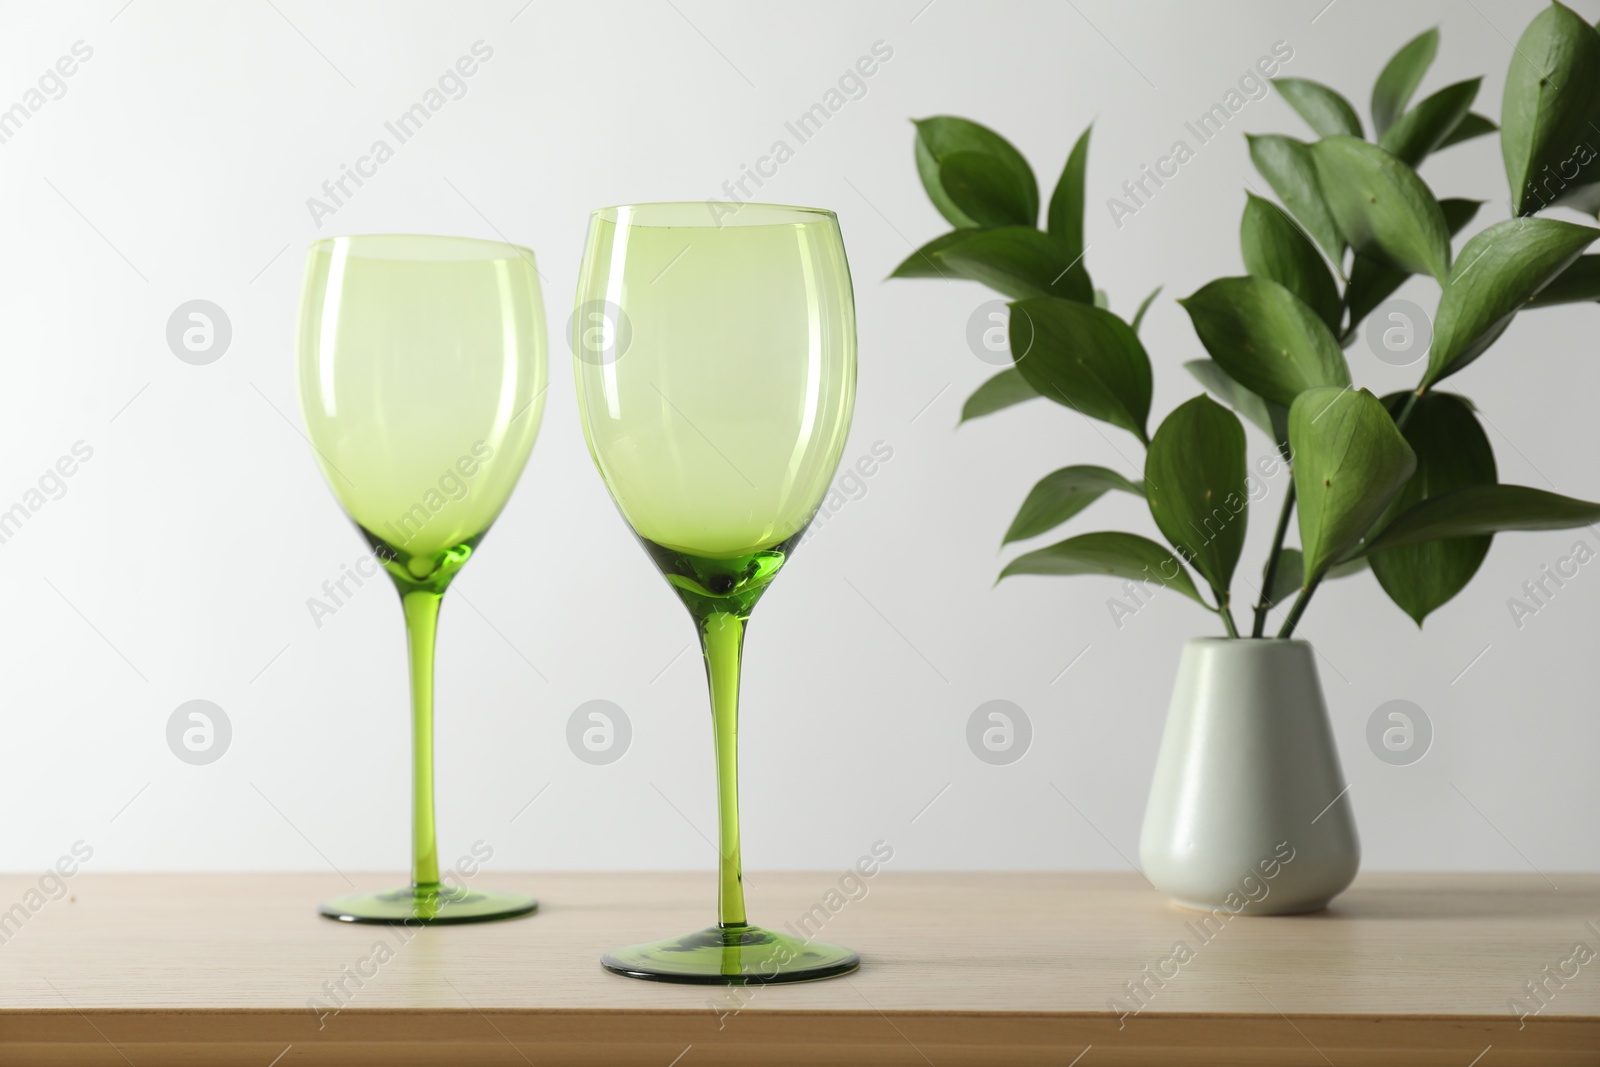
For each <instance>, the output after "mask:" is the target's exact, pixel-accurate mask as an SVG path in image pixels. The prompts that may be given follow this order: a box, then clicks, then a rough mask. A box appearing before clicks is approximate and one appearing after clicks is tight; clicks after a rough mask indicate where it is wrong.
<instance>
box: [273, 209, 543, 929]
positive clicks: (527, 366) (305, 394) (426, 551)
mask: <svg viewBox="0 0 1600 1067" xmlns="http://www.w3.org/2000/svg"><path fill="white" fill-rule="evenodd" d="M298 349H299V358H298V366H299V379H300V404H301V410H302V412H303V413H304V415H305V421H306V428H307V430H308V431H309V437H310V441H311V445H312V448H313V450H314V451H315V452H316V455H317V462H318V463H319V464H320V465H321V467H322V473H323V475H324V477H326V478H327V480H328V484H329V485H330V486H332V488H333V492H334V495H335V496H336V497H337V498H338V500H339V503H340V504H341V505H342V506H343V507H344V510H345V513H346V514H348V515H349V516H350V518H351V520H352V521H354V523H355V524H356V528H357V529H359V530H360V531H361V534H362V536H363V537H365V538H366V540H367V544H368V545H369V546H371V548H372V551H373V553H374V555H375V556H376V557H377V559H378V561H379V562H380V563H381V564H382V566H383V569H384V570H385V571H387V572H388V574H389V577H390V578H392V579H393V580H394V584H395V587H396V589H397V590H398V591H399V593H400V603H401V606H402V608H403V609H404V613H405V623H406V638H407V645H408V647H409V652H410V673H411V727H412V735H413V748H412V798H411V801H412V812H411V814H412V837H411V843H412V853H411V885H409V886H407V887H405V888H402V889H396V890H393V891H389V892H380V893H365V894H359V895H356V896H349V897H342V898H340V899H338V900H330V901H328V902H326V903H324V904H323V905H322V906H321V908H320V910H321V912H322V914H323V915H326V916H328V917H329V918H333V919H340V920H343V921H345V922H374V923H463V922H481V921H483V920H486V919H503V918H510V917H512V916H517V915H527V914H529V913H531V912H533V911H534V910H536V909H537V908H538V906H539V905H538V902H537V901H536V900H534V898H533V897H530V896H525V895H523V894H520V893H501V892H493V893H491V892H484V891H480V890H476V889H470V888H467V887H465V886H460V885H455V886H446V885H444V884H441V882H440V879H439V849H438V842H437V839H436V835H435V832H434V818H433V814H434V809H433V658H434V635H435V632H436V630H437V626H438V621H439V605H440V602H441V601H442V600H443V597H444V593H445V590H446V588H448V587H449V585H450V581H451V579H453V578H454V577H455V576H456V574H457V573H459V572H460V570H461V568H462V567H463V566H465V565H466V562H467V560H469V559H471V558H472V553H473V552H474V551H475V550H476V549H477V547H478V543H479V542H480V541H482V540H483V536H484V534H486V533H487V532H488V531H489V526H490V524H492V523H493V522H494V520H495V518H496V517H497V516H498V515H499V514H500V510H501V509H502V508H503V507H505V504H506V501H507V499H508V498H509V497H510V496H511V490H512V489H513V488H514V487H515V486H516V484H517V478H518V477H519V476H520V475H521V474H522V468H523V466H524V465H525V464H526V463H527V461H528V453H529V452H530V451H531V450H532V448H533V439H534V437H535V435H536V434H537V433H538V431H539V419H540V416H541V415H542V414H543V408H544V392H545V384H546V379H545V375H546V363H545V328H544V308H543V304H542V302H541V300H540V296H539V275H538V270H537V268H536V267H535V266H534V261H533V253H532V252H529V251H528V250H527V249H525V248H518V247H517V246H515V245H510V244H503V243H501V242H497V241H479V240H472V239H469V238H464V237H424V236H411V235H394V234H384V235H363V236H355V237H334V238H330V239H328V240H324V241H318V242H316V243H315V244H313V245H312V246H311V251H310V254H309V258H308V260H307V263H306V275H305V284H304V287H303V290H302V293H301V301H300V327H299V335H298Z"/></svg>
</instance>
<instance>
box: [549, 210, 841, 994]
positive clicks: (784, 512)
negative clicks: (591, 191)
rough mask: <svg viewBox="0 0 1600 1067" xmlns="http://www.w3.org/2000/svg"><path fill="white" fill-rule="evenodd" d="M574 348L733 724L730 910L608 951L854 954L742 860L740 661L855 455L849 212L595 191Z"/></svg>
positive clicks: (727, 792)
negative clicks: (759, 907)
mask: <svg viewBox="0 0 1600 1067" xmlns="http://www.w3.org/2000/svg"><path fill="white" fill-rule="evenodd" d="M573 353H574V364H573V365H574V368H575V371H576V374H577V383H578V401H579V409H580V411H581V413H582V416H583V427H584V433H585V434H586V435H587V437H588V440H589V451H590V454H591V455H592V456H593V457H594V461H595V465H596V466H597V467H599V469H600V475H601V477H602V478H604V479H605V483H606V486H607V488H609V489H610V491H611V496H612V498H613V499H614V500H615V501H616V503H617V508H618V510H620V511H621V512H622V517H623V518H624V519H626V520H627V522H628V525H629V526H631V527H632V528H633V532H634V534H635V535H636V536H637V537H638V538H639V541H640V543H641V544H642V545H643V546H644V548H645V551H646V552H647V553H649V555H650V558H651V559H652V560H653V561H654V562H655V565H656V566H657V567H658V568H659V569H660V570H661V573H662V574H663V575H664V576H665V577H666V580H667V582H668V583H669V584H670V585H671V586H672V588H673V589H674V590H675V591H676V592H677V594H678V596H679V597H680V598H681V599H682V601H683V603H684V605H685V606H686V607H687V608H688V609H689V615H690V617H691V618H692V619H693V620H694V624H695V628H696V630H697V631H698V632H699V635H700V644H701V649H702V651H703V653H704V656H705V663H706V675H707V678H708V679H709V682H710V689H711V716H712V726H713V734H714V737H715V742H716V765H717V809H718V825H719V838H720V840H719V852H720V853H721V858H720V863H719V880H718V888H719V892H718V900H717V925H716V926H713V927H709V928H707V929H705V930H700V931H696V932H694V933H690V934H688V935H685V936H681V937H674V938H669V939H667V940H664V941H655V942H651V943H649V944H643V945H630V946H628V947H626V948H619V949H616V950H615V951H613V952H610V953H607V954H606V955H605V956H604V957H602V960H601V963H602V965H603V966H604V967H605V968H606V969H607V970H610V971H613V972H615V973H617V974H622V975H627V976H629V977H631V978H645V979H652V980H655V981H664V982H703V983H728V984H735V985H745V984H756V983H771V982H799V981H807V980H810V979H816V978H828V977H832V976H834V975H839V974H846V973H848V972H850V971H853V970H855V969H856V968H857V967H858V966H860V963H861V960H860V957H858V956H857V955H856V954H855V953H854V952H852V951H850V950H849V949H847V948H841V947H839V946H837V945H828V944H823V943H821V942H817V941H808V940H805V939H802V938H797V937H791V936H788V935H786V934H780V933H777V932H775V931H772V930H766V929H762V928H761V927H759V926H753V925H751V924H750V923H749V922H748V921H747V919H746V917H745V905H744V884H743V881H742V873H741V867H740V861H739V772H738V764H739V755H738V736H739V727H738V720H739V665H740V654H741V652H742V650H743V646H744V632H745V626H746V623H747V622H748V620H749V618H750V611H751V609H752V608H753V607H755V604H756V601H757V600H759V599H761V595H762V593H764V592H765V591H766V589H767V587H768V586H769V585H770V584H771V583H772V580H773V579H774V578H775V577H777V574H778V571H779V570H781V569H782V568H783V565H784V563H785V562H786V561H787V560H788V558H789V554H790V553H791V552H792V551H793V550H794V548H795V546H796V545H797V544H798V543H799V541H800V539H801V536H802V535H803V534H804V533H805V530H806V527H807V525H809V524H810V522H811V519H812V516H813V515H815V514H816V511H817V507H818V505H819V504H821V502H822V498H823V496H824V495H825V494H826V492H827V489H828V483H829V481H830V480H831V479H832V478H833V474H834V471H835V469H836V468H837V467H838V463H839V454H840V452H842V451H843V449H844V442H845V436H846V434H847V433H848V432H849V429H850V414H851V411H852V409H853V408H854V406H855V378H856V329H855V306H854V303H853V298H852V295H851V289H850V269H849V266H848V264H847V263H846V262H845V254H844V243H843V240H842V239H841V238H840V235H839V224H838V220H837V219H835V218H834V215H833V213H832V212H830V211H822V210H818V209H815V208H797V207H779V206H775V205H770V204H742V205H739V207H738V209H737V211H735V212H733V213H732V214H731V215H730V214H728V213H726V212H718V213H717V214H713V213H712V212H711V211H710V210H709V209H708V207H707V205H705V204H693V203H689V204H639V205H635V206H631V207H614V208H606V209H605V210H602V211H597V212H595V214H594V217H593V218H592V220H591V221H590V225H589V241H588V247H587V250H586V251H585V253H584V259H583V266H582V270H581V273H580V275H579V280H578V297H577V310H576V312H575V313H574V315H573Z"/></svg>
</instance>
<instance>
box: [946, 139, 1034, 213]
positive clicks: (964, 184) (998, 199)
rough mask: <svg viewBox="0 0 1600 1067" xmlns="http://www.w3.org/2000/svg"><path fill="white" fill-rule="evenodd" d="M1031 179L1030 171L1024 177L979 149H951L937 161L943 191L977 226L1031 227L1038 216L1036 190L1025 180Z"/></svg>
mask: <svg viewBox="0 0 1600 1067" xmlns="http://www.w3.org/2000/svg"><path fill="white" fill-rule="evenodd" d="M1032 180H1033V176H1032V175H1031V174H1030V175H1028V177H1027V178H1026V179H1024V178H1022V177H1021V176H1019V175H1017V174H1016V173H1015V172H1014V171H1012V170H1011V169H1010V168H1008V167H1005V166H1003V165H1002V164H1000V163H999V162H998V161H997V160H996V159H995V157H993V156H989V155H985V154H984V153H982V152H954V153H952V154H950V155H948V156H945V157H944V158H943V159H942V160H940V161H939V184H940V185H942V186H944V195H945V196H946V197H948V198H949V199H950V202H951V203H952V204H954V205H955V206H956V208H957V210H959V211H961V212H962V213H963V214H964V215H966V216H967V217H968V218H970V219H972V221H974V222H976V223H977V224H978V225H979V226H1026V227H1027V228H1029V229H1030V230H1031V229H1033V227H1034V225H1035V220H1037V219H1038V217H1039V204H1038V198H1039V190H1038V189H1037V188H1035V187H1033V186H1032V185H1029V184H1025V181H1026V182H1031V181H1032ZM1030 197H1032V199H1031V200H1030V199H1029V198H1030ZM1030 204H1031V205H1032V207H1033V214H1031V215H1030V214H1028V208H1029V205H1030Z"/></svg>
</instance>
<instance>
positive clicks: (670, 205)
mask: <svg viewBox="0 0 1600 1067" xmlns="http://www.w3.org/2000/svg"><path fill="white" fill-rule="evenodd" d="M696 209H698V210H699V211H701V212H704V218H703V219H699V220H696V219H694V216H693V214H686V215H685V219H684V220H683V221H679V220H676V219H675V220H674V221H671V222H648V221H644V220H643V219H637V218H632V217H629V218H627V219H624V216H635V215H642V214H658V213H659V211H667V212H673V213H676V212H693V211H694V210H696ZM747 210H754V211H755V212H756V214H757V216H758V217H757V218H755V219H754V220H750V219H748V218H747V219H746V220H740V219H739V215H740V213H742V212H745V211H747ZM773 216H778V217H773ZM793 216H800V217H799V218H796V217H793ZM591 217H592V218H597V219H604V220H605V221H606V222H611V223H616V224H618V225H624V224H626V225H631V226H653V227H661V228H664V229H667V228H676V229H714V230H720V229H723V228H725V227H729V226H742V227H753V226H797V225H808V224H810V223H814V222H832V223H834V224H835V225H837V224H838V221H839V216H838V215H836V214H834V213H833V212H832V211H830V210H828V209H827V208H825V207H808V206H805V205H802V204H766V203H760V202H757V201H753V200H746V201H743V202H734V201H728V202H724V201H721V200H655V201H646V202H643V203H637V204H613V205H611V206H610V207H602V208H596V209H595V211H594V212H593V214H592V216H591Z"/></svg>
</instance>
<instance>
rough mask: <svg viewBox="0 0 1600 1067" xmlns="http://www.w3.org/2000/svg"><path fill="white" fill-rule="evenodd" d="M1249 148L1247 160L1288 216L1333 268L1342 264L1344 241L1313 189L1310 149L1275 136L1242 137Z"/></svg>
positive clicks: (1319, 192)
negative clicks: (1323, 252)
mask: <svg viewBox="0 0 1600 1067" xmlns="http://www.w3.org/2000/svg"><path fill="white" fill-rule="evenodd" d="M1245 140H1246V141H1247V142H1249V145H1250V160H1251V162H1253V163H1254V164H1255V166H1256V170H1258V171H1260V172H1261V176H1262V177H1263V178H1265V179H1266V180H1267V184H1268V185H1270V186H1272V191H1273V192H1275V193H1277V194H1278V199H1279V200H1282V201H1283V203H1284V206H1285V207H1287V208H1288V209H1289V213H1290V214H1291V215H1293V216H1294V217H1295V218H1297V219H1299V220H1300V225H1302V226H1304V227H1305V228H1306V232H1307V233H1309V234H1310V235H1311V236H1312V237H1315V238H1316V239H1317V244H1319V245H1321V246H1322V248H1323V251H1325V252H1327V253H1328V258H1329V259H1331V260H1332V261H1333V263H1334V266H1335V267H1337V266H1339V265H1340V264H1341V263H1343V262H1344V249H1345V243H1344V237H1343V236H1342V235H1340V233H1339V227H1338V226H1337V225H1335V223H1334V221H1333V214H1332V212H1330V211H1329V210H1328V204H1327V201H1326V200H1324V199H1323V196H1322V190H1321V188H1319V187H1318V185H1317V169H1316V166H1315V164H1313V163H1312V161H1311V146H1310V145H1308V144H1305V143H1304V142H1302V141H1296V140H1295V139H1294V138H1293V137H1281V136H1279V135H1277V134H1267V135H1265V136H1253V135H1251V134H1245Z"/></svg>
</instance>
